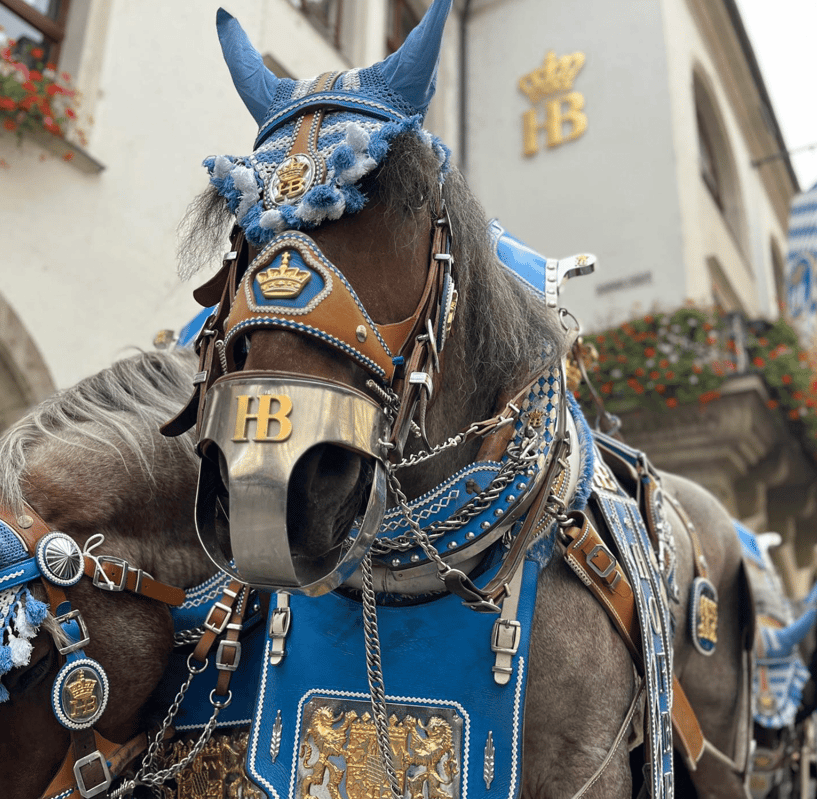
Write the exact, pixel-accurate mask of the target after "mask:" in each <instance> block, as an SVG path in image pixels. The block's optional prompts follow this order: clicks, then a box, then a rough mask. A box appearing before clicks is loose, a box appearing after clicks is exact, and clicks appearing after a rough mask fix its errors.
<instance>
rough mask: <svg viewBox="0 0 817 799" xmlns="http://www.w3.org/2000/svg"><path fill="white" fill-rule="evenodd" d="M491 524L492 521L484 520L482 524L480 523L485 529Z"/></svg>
mask: <svg viewBox="0 0 817 799" xmlns="http://www.w3.org/2000/svg"><path fill="white" fill-rule="evenodd" d="M490 526H491V523H490V522H482V524H480V527H481V528H482V529H483V530H487V529H488V528H489V527H490Z"/></svg>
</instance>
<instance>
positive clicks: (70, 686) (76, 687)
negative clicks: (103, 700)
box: [65, 669, 99, 721]
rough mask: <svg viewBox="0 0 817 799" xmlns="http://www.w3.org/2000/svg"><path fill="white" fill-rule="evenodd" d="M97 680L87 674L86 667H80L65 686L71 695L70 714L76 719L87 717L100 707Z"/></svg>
mask: <svg viewBox="0 0 817 799" xmlns="http://www.w3.org/2000/svg"><path fill="white" fill-rule="evenodd" d="M97 684H98V682H97V680H95V679H94V678H93V677H90V678H89V677H86V676H85V669H80V671H79V673H78V674H77V676H76V677H74V679H72V680H71V682H69V683H67V684H66V686H65V688H66V690H67V691H68V693H69V694H70V695H71V702H70V708H69V710H68V716H69V717H70V718H71V719H73V720H74V721H80V720H82V719H87V718H89V717H90V716H93V715H94V713H96V709H97V708H98V707H99V700H98V699H97V696H96V687H97Z"/></svg>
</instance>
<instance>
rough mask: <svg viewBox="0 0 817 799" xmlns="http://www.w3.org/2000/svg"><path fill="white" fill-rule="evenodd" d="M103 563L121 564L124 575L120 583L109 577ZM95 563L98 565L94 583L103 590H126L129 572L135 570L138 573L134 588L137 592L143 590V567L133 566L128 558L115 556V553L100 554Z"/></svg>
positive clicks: (95, 570)
mask: <svg viewBox="0 0 817 799" xmlns="http://www.w3.org/2000/svg"><path fill="white" fill-rule="evenodd" d="M103 563H111V564H113V565H114V566H119V567H120V568H121V569H122V575H121V576H120V578H119V582H118V583H115V582H114V581H113V580H111V578H110V577H108V575H107V574H106V573H105V572H104V571H103V570H102V564H103ZM94 565H95V566H96V569H94V585H95V586H96V587H97V588H101V589H102V590H103V591H124V590H126V589H127V587H128V572H134V573H135V574H136V585H135V586H134V588H133V590H134V592H135V593H137V594H138V593H139V591H140V590H141V588H142V576H143V575H144V572H143V571H142V570H141V569H133V568H131V565H130V564H129V563H128V562H127V561H126V560H123V559H122V558H117V557H114V556H113V555H99V556H98V557H97V558H96V559H95V560H94ZM103 581H104V582H103Z"/></svg>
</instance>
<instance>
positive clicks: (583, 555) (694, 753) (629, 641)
mask: <svg viewBox="0 0 817 799" xmlns="http://www.w3.org/2000/svg"><path fill="white" fill-rule="evenodd" d="M570 516H571V518H572V519H573V521H574V522H576V524H575V525H574V526H572V527H567V528H562V531H561V534H562V535H561V540H562V544H563V546H564V558H565V561H566V563H567V565H568V566H570V568H571V569H572V570H573V571H574V572H575V573H576V575H577V576H578V578H579V579H580V580H581V581H582V583H584V585H585V586H587V588H588V589H589V590H590V593H591V594H592V595H593V596H594V597H595V598H596V600H598V602H599V604H600V605H601V606H602V607H603V608H604V610H605V611H606V612H607V615H608V616H609V617H610V620H611V621H612V623H613V626H614V627H615V628H616V630H617V631H618V633H619V635H620V636H621V638H622V640H623V641H624V643H625V645H626V646H627V649H628V650H629V651H630V654H631V656H632V658H633V662H634V663H635V664H636V668H638V670H639V671H640V672H641V673H642V674H643V672H644V660H643V655H642V653H641V631H640V627H639V623H638V615H637V612H636V607H635V597H634V596H633V590H632V586H631V584H630V581H629V580H628V578H627V575H626V574H624V570H623V569H622V568H621V566H620V565H619V563H618V560H617V559H616V557H615V555H614V554H613V553H612V552H611V550H610V548H609V547H607V545H606V544H605V543H604V541H603V540H602V538H601V536H600V535H599V534H598V532H597V531H596V529H595V528H594V527H593V525H592V524H591V522H590V519H589V518H588V517H587V516H586V515H585V514H584V513H581V512H578V511H575V512H573V513H572V514H570ZM672 728H673V731H674V733H675V736H676V741H677V742H678V743H679V744H680V748H681V751H682V753H683V755H684V757H685V759H686V761H687V763H688V765H689V766H690V768H692V769H694V768H695V765H696V764H697V762H698V761H699V760H700V758H701V756H702V755H703V752H704V740H705V739H704V735H703V731H702V730H701V726H700V724H699V722H698V719H697V717H696V716H695V711H694V710H693V709H692V706H691V705H690V704H689V700H688V699H687V697H686V694H685V693H684V690H683V688H682V687H681V683H680V682H679V681H678V678H677V677H676V676H675V675H673V701H672Z"/></svg>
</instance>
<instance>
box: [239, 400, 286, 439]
mask: <svg viewBox="0 0 817 799" xmlns="http://www.w3.org/2000/svg"><path fill="white" fill-rule="evenodd" d="M253 399H255V397H253V396H251V395H248V394H240V395H239V397H238V409H237V411H236V416H235V433H234V435H233V441H249V438H248V432H249V430H248V428H249V424H250V422H251V421H255V437H254V438H253V441H286V440H287V439H288V438H289V437H290V436H291V435H292V422H291V421H290V420H289V414H290V413H292V400H291V399H290V398H289V397H288V396H287V395H286V394H280V395H279V394H262V395H261V396H260V397H258V412H257V413H251V412H250V403H251V401H252V400H253ZM273 400H275V401H276V402H277V403H278V409H277V410H276V411H275V412H274V413H273V412H272V401H273ZM272 421H275V422H278V433H277V435H274V436H270V435H269V426H270V422H272Z"/></svg>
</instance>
